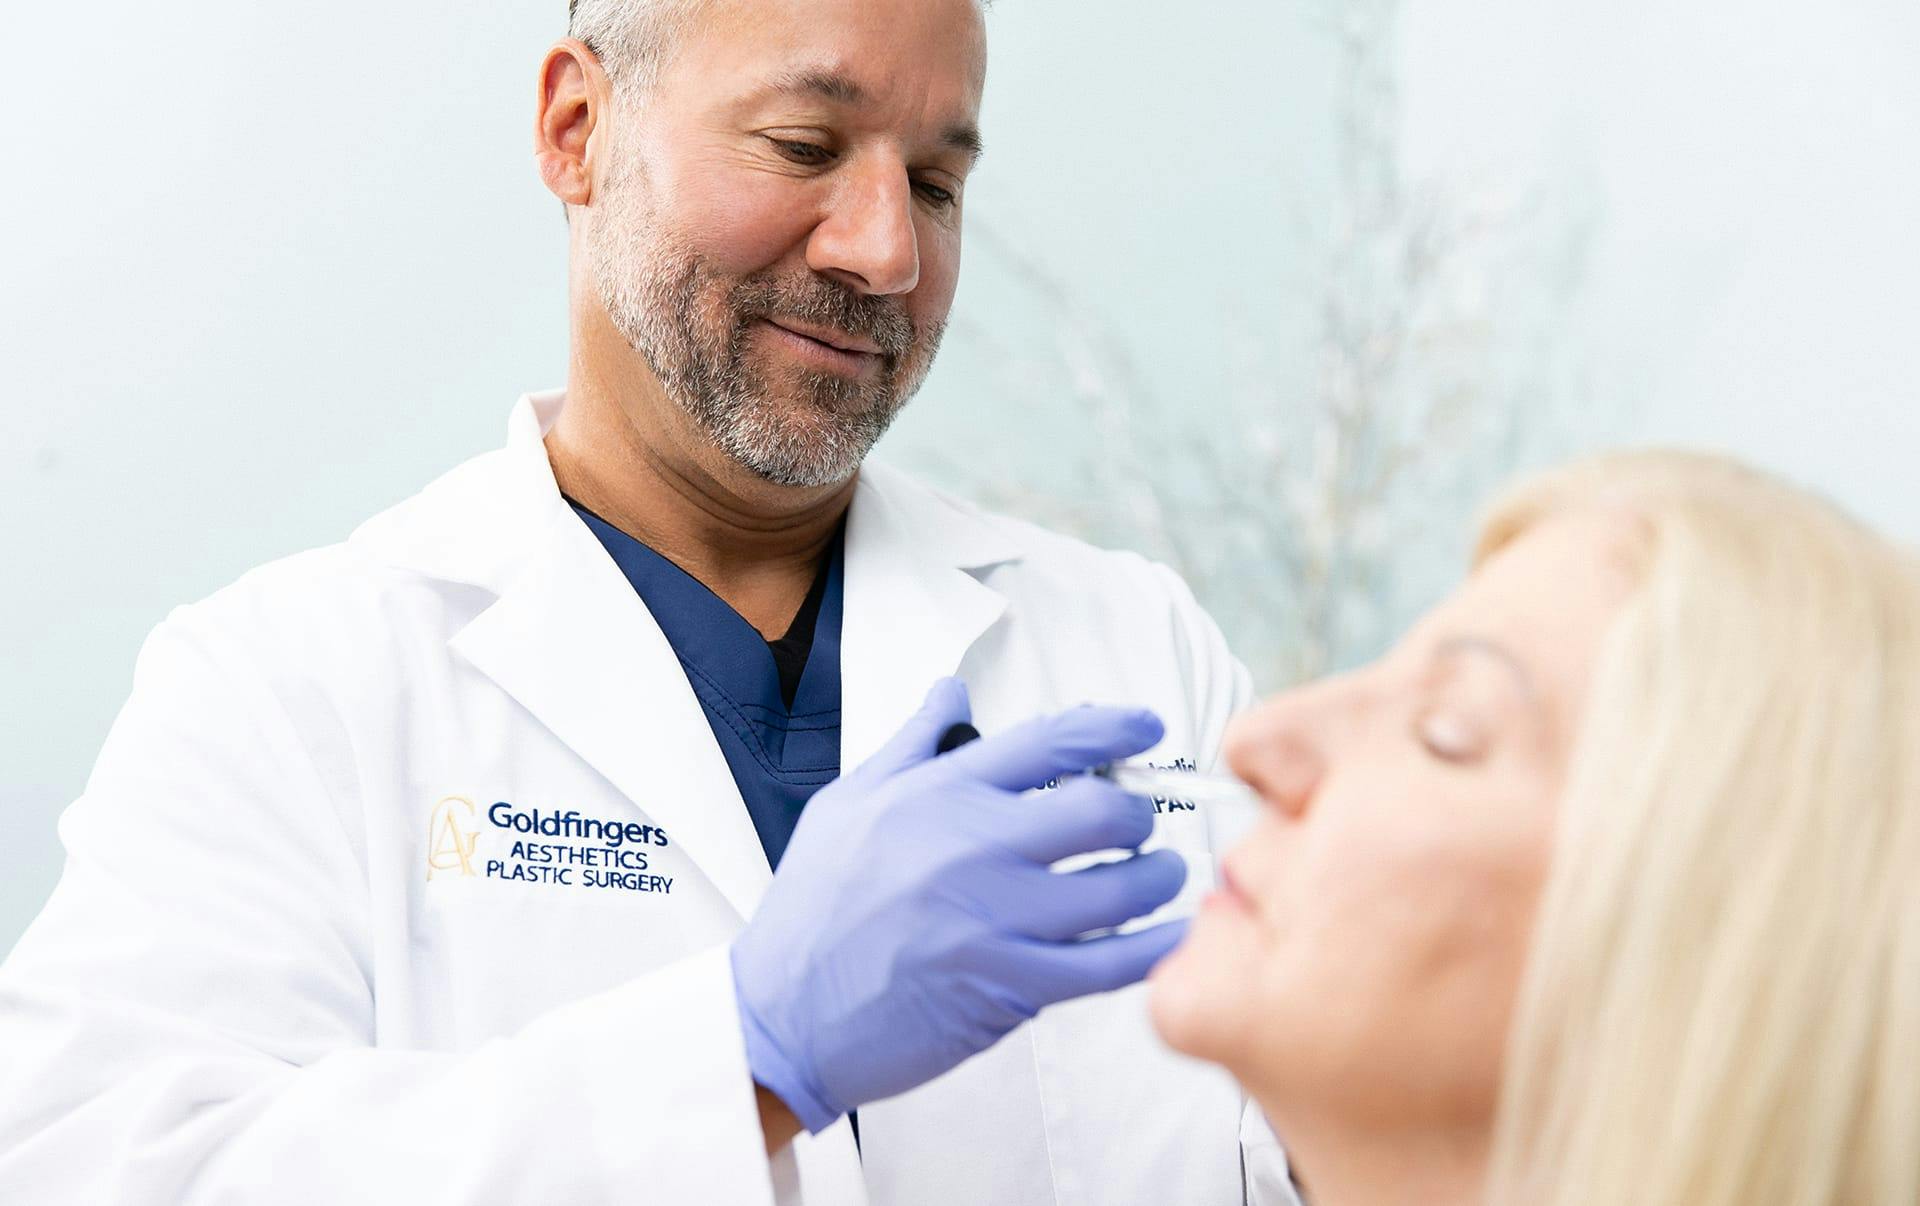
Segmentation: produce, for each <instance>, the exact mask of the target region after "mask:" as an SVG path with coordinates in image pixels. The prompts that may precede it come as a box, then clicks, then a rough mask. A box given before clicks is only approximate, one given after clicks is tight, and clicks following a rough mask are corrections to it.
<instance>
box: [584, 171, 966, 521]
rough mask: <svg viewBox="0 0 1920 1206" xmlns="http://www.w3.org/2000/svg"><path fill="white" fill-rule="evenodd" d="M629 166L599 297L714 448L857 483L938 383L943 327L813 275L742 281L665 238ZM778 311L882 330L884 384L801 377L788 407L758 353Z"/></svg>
mask: <svg viewBox="0 0 1920 1206" xmlns="http://www.w3.org/2000/svg"><path fill="white" fill-rule="evenodd" d="M626 166H628V168H629V170H625V171H619V170H617V171H616V173H615V175H614V179H611V180H609V182H608V183H609V185H610V186H611V187H610V188H608V189H607V190H606V196H605V200H604V201H603V204H604V205H605V210H604V212H603V213H601V214H596V215H595V222H594V230H593V238H592V251H593V261H594V270H595V275H596V277H597V278H598V282H597V283H598V285H599V292H600V301H601V304H602V305H603V306H605V307H606V311H607V315H608V317H609V318H610V319H611V320H612V322H613V325H614V328H615V329H616V330H618V331H619V332H620V334H621V335H622V336H623V337H625V339H626V341H627V343H628V344H629V345H631V346H632V347H633V349H634V350H635V351H637V352H639V353H640V355H641V356H642V357H643V358H645V360H646V362H647V366H648V367H649V368H651V369H652V370H653V375H654V376H655V377H656V378H657V379H658V380H659V382H660V385H661V388H662V389H664V390H665V391H666V394H667V396H668V397H669V398H670V399H672V401H673V402H674V403H675V404H676V405H677V406H679V407H680V408H681V409H682V410H684V411H685V412H686V413H687V414H688V415H690V416H691V417H692V418H693V419H694V421H695V422H697V423H699V424H700V426H701V428H702V429H703V430H705V431H706V433H707V435H708V437H709V438H710V439H711V440H712V441H713V445H714V447H716V448H718V449H719V450H720V451H721V452H722V453H724V454H726V455H727V456H728V457H730V458H731V459H732V460H733V461H734V462H736V463H737V464H739V465H741V466H742V467H744V468H745V469H747V470H748V471H749V472H751V473H753V474H755V475H756V476H758V477H760V478H762V479H764V480H766V481H769V482H772V483H774V484H775V485H781V486H800V487H819V486H830V485H834V484H836V483H839V482H843V481H845V480H846V479H847V478H849V477H851V476H852V475H853V474H854V472H855V471H856V470H857V469H859V468H860V463H861V461H863V460H865V459H866V456H867V453H868V452H870V451H871V450H872V449H873V446H874V445H875V444H876V443H878V442H879V440H880V437H881V436H883V435H885V434H886V432H887V428H888V427H890V426H891V425H892V423H893V420H894V416H895V415H897V414H899V413H900V409H901V407H903V406H905V405H906V404H907V400H908V399H909V398H911V397H912V396H913V394H914V392H915V391H917V390H918V389H919V388H920V385H921V383H922V382H923V381H924V380H925V379H926V375H927V370H928V369H929V368H931V367H932V364H933V358H934V353H935V352H936V351H937V350H938V348H939V346H940V337H941V335H942V334H943V332H944V324H941V325H938V326H931V327H927V328H923V329H921V330H919V331H916V330H915V328H914V326H913V324H912V323H911V322H910V321H909V320H908V319H907V317H906V315H905V313H904V312H903V311H902V310H901V309H900V307H899V306H898V304H897V303H895V302H893V301H892V299H889V298H878V297H870V296H865V295H861V294H856V293H854V292H853V291H852V290H849V289H847V288H846V287H845V286H844V285H840V284H837V283H836V282H833V281H830V280H828V279H826V278H824V277H819V276H814V277H812V278H811V279H809V280H808V281H806V282H805V283H804V284H800V283H797V282H785V281H780V280H775V279H770V278H766V277H758V276H755V277H747V278H744V279H741V280H737V281H734V282H732V283H731V284H729V283H728V282H727V281H725V280H723V279H722V278H721V277H720V275H719V274H718V273H716V272H714V271H713V270H712V269H711V268H710V267H709V266H708V265H707V263H706V262H705V261H704V260H703V259H702V258H701V256H700V255H699V254H698V253H697V252H695V251H693V250H692V249H691V248H688V247H685V246H683V245H680V244H678V243H677V242H676V241H675V240H673V239H671V238H670V237H667V236H664V235H655V236H653V237H649V234H648V232H650V231H657V230H658V229H659V224H658V222H657V221H656V220H655V215H653V214H652V213H650V212H648V207H647V206H645V205H644V203H643V202H642V199H641V193H642V190H643V189H644V188H645V183H644V181H642V180H641V179H639V178H638V176H637V173H636V172H634V171H632V170H630V169H631V165H626ZM767 313H776V314H781V315H785V316H788V317H792V318H797V319H801V320H804V321H808V322H813V323H818V324H823V325H827V326H832V327H838V328H840V329H843V330H847V331H852V332H854V333H857V334H864V335H868V336H871V337H872V338H873V339H874V340H875V342H877V343H878V344H879V345H880V346H881V348H882V349H883V361H882V369H881V375H880V379H879V380H878V381H874V382H862V381H856V380H851V379H848V378H845V377H839V376H835V375H832V374H827V373H814V372H808V371H805V370H797V371H796V372H795V374H794V378H793V385H792V386H789V388H788V390H787V391H786V392H788V393H790V394H791V396H792V402H791V404H790V405H788V406H782V405H780V404H779V403H777V402H775V401H772V400H771V398H770V395H771V394H773V393H774V390H775V389H776V388H777V385H770V383H769V382H767V381H766V380H765V379H764V378H763V377H762V376H761V375H760V374H759V373H757V372H756V371H755V370H756V366H755V364H754V362H753V361H752V360H751V359H750V358H749V357H748V353H747V346H746V344H747V338H748V336H749V334H750V333H751V330H752V326H753V323H754V321H755V320H756V319H757V318H758V317H759V316H761V315H764V314H767Z"/></svg>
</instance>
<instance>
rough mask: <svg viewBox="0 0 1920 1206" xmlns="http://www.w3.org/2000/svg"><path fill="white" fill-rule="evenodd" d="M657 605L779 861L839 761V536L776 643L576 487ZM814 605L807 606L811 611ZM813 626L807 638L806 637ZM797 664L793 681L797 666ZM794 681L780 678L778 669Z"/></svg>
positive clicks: (585, 516) (652, 607)
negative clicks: (600, 511)
mask: <svg viewBox="0 0 1920 1206" xmlns="http://www.w3.org/2000/svg"><path fill="white" fill-rule="evenodd" d="M567 501H568V502H569V503H572V505H573V509H574V511H575V513H577V514H578V515H579V516H580V518H581V520H583V521H584V522H585V523H586V525H587V527H588V528H589V529H591V530H592V532H593V534H594V535H595V536H596V537H598V538H599V540H600V543H601V545H602V546H604V547H605V548H606V550H607V552H608V554H609V555H611V556H612V557H613V561H614V564H615V565H618V566H619V567H620V572H621V573H623V574H625V575H626V578H627V581H628V582H629V583H631V584H632V585H633V589H634V591H635V592H637V593H638V594H639V596H640V600H641V602H643V603H645V604H646V607H647V610H648V611H649V612H651V613H652V614H653V618H654V622H655V623H657V624H659V625H660V631H661V632H662V633H664V634H665V635H666V638H667V643H668V644H669V645H671V646H672V647H673V652H674V655H675V656H676V657H678V658H679V659H680V665H681V666H682V667H684V668H685V670H686V672H687V682H688V684H689V685H690V686H692V688H693V693H694V695H695V696H696V697H697V698H698V699H699V700H700V707H701V709H702V710H703V711H704V712H705V713H706V715H707V724H708V725H709V726H710V727H711V728H712V729H713V736H714V739H715V740H716V741H718V742H719V743H720V750H721V752H722V753H723V754H725V755H726V759H727V767H728V769H730V770H731V771H732V772H733V781H734V783H735V784H736V785H737V786H738V787H739V789H740V798H741V799H742V800H743V801H745V803H746V806H747V814H748V815H749V816H750V817H751V818H752V820H753V828H754V831H755V832H756V833H757V834H759V836H760V846H761V849H763V850H764V851H765V852H766V855H767V865H768V866H770V867H778V866H779V865H780V856H781V855H782V854H784V853H785V852H786V849H787V841H788V839H789V838H791V837H792V836H793V827H794V826H795V825H796V824H798V823H799V820H800V812H801V810H802V809H803V808H805V807H806V803H807V801H808V800H809V799H810V798H812V796H813V793H814V792H816V791H818V790H819V789H820V788H821V787H822V786H824V785H825V784H827V783H828V782H831V781H832V780H833V779H834V778H835V777H836V776H838V775H839V773H840V614H841V584H842V579H843V578H844V572H845V567H844V557H843V555H842V546H843V541H842V540H841V537H840V536H839V535H835V537H834V539H833V543H832V544H831V545H830V546H829V548H828V550H827V555H826V558H825V560H824V562H823V563H822V565H821V567H820V570H819V571H818V574H817V575H816V577H815V580H814V585H813V588H812V590H810V591H809V592H808V597H807V601H806V603H805V604H803V605H802V606H801V608H800V612H799V614H798V615H797V616H796V617H795V620H796V628H799V627H802V626H804V625H805V624H806V622H807V621H808V620H809V619H811V620H812V631H811V632H810V633H808V632H805V631H791V630H790V631H789V632H788V633H787V634H786V635H785V636H783V637H781V638H780V639H779V642H778V645H779V646H780V648H779V651H778V654H777V655H776V650H775V648H774V643H773V642H769V641H767V640H766V638H764V637H762V636H761V635H760V633H759V631H758V630H757V629H755V628H754V626H753V625H751V624H749V623H747V621H746V620H745V619H743V618H742V617H741V615H740V613H739V612H736V611H735V610H734V609H733V608H732V607H731V606H729V605H728V604H727V603H726V602H725V601H724V600H723V599H721V598H720V596H718V595H716V594H714V593H713V592H712V591H711V590H709V589H707V587H706V586H705V585H704V584H702V583H701V582H700V581H699V579H697V578H695V577H693V576H692V575H691V574H689V573H687V572H686V571H685V570H683V569H681V568H680V567H679V566H677V565H675V564H674V563H673V562H672V561H669V560H668V559H667V558H665V557H663V556H661V555H660V554H659V553H657V552H655V551H654V550H653V549H651V548H648V547H647V546H646V545H645V544H643V543H641V542H640V541H638V540H636V539H634V538H633V537H632V536H629V535H627V534H626V533H625V532H623V531H621V530H620V529H619V528H616V527H614V526H613V525H612V524H610V523H608V522H607V521H606V520H604V519H602V518H600V517H599V516H598V515H595V514H594V513H593V512H591V511H589V510H587V509H586V508H585V507H583V506H581V505H580V504H579V503H577V502H573V500H572V499H568V500H567ZM809 612H811V613H812V614H811V616H810V615H809ZM809 637H810V638H811V639H810V640H809V639H808V638H809ZM803 660H804V668H801V669H800V673H799V675H798V679H797V681H794V679H793V676H792V671H793V670H794V669H796V668H799V664H800V663H801V662H802V661H803ZM783 665H784V668H785V669H786V671H787V675H786V678H787V680H788V686H789V687H790V689H791V691H790V694H789V692H788V691H787V690H783V685H782V678H783V675H782V670H783Z"/></svg>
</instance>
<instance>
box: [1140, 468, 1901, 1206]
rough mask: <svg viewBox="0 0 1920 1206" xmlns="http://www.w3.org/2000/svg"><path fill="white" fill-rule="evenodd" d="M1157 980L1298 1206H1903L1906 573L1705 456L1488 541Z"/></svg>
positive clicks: (1325, 719)
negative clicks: (1252, 1104) (1255, 1111)
mask: <svg viewBox="0 0 1920 1206" xmlns="http://www.w3.org/2000/svg"><path fill="white" fill-rule="evenodd" d="M1229 748H1230V752H1229V761H1230V763H1231V765H1232V766H1233V768H1234V769H1235V771H1236V772H1237V773H1238V774H1240V775H1241V776H1242V777H1243V778H1245V779H1246V780H1247V781H1248V782H1249V783H1251V784H1252V785H1253V786H1254V787H1256V788H1257V789H1258V790H1259V792H1260V794H1261V795H1262V796H1263V797H1264V799H1265V801H1266V803H1267V807H1266V808H1265V809H1264V810H1263V815H1262V817H1261V820H1260V822H1259V823H1258V825H1257V826H1256V827H1255V828H1254V829H1253V830H1252V831H1251V832H1250V833H1249V835H1248V836H1247V838H1246V840H1245V841H1244V842H1243V843H1242V844H1241V845H1240V846H1239V847H1238V848H1237V849H1235V850H1234V851H1233V852H1232V853H1231V854H1230V855H1229V856H1228V857H1227V858H1226V860H1225V867H1224V873H1223V876H1222V884H1221V889H1220V890H1219V891H1218V892H1216V893H1215V894H1214V895H1213V896H1212V897H1211V898H1209V900H1208V903H1207V905H1206V907H1205V908H1203V909H1202V911H1201V915H1200V917H1199V918H1198V919H1197V920H1196V922H1195V924H1194V928H1193V931H1192V933H1191V935H1190V937H1189V938H1188V940H1187V941H1186V943H1185V944H1184V945H1183V946H1182V947H1181V948H1180V949H1179V950H1177V951H1176V952H1175V953H1174V954H1173V955H1172V956H1171V957H1170V958H1169V959H1168V960H1167V961H1166V962H1165V963H1163V964H1162V965H1161V967H1160V968H1159V969H1158V970H1157V971H1156V973H1155V975H1154V985H1153V997H1152V1004H1153V1012H1154V1020H1155V1022H1156V1024H1157V1025H1158V1027H1159V1029H1160V1031H1161V1033H1162V1034H1163V1035H1164V1036H1165V1037H1166V1038H1167V1039H1168V1040H1169V1041H1170V1042H1171V1043H1172V1044H1173V1045H1174V1046H1175V1047H1178V1048H1180V1049H1182V1050H1185V1051H1187V1052H1189V1053H1192V1054H1195V1055H1199V1056H1203V1057H1205V1058H1209V1059H1213V1060H1216V1061H1218V1062H1220V1063H1222V1064H1224V1065H1226V1066H1227V1067H1228V1068H1229V1069H1230V1070H1232V1071H1233V1072H1234V1073H1235V1074H1236V1075H1237V1076H1238V1077H1239V1079H1240V1080H1241V1082H1242V1084H1243V1085H1245V1087H1246V1088H1247V1090H1248V1091H1249V1092H1250V1093H1251V1094H1252V1096H1253V1097H1254V1098H1255V1099H1256V1100H1257V1101H1258V1102H1259V1104H1260V1105H1261V1107H1262V1108H1263V1110H1264V1112H1265V1114H1266V1116H1267V1118H1268V1120H1269V1121H1270V1122H1271V1123H1272V1124H1273V1126H1274V1128H1275V1129H1276V1130H1277V1131H1278V1133H1280V1134H1281V1135H1283V1136H1284V1137H1285V1138H1286V1140H1287V1144H1288V1147H1289V1149H1290V1151H1291V1153H1292V1156H1293V1160H1294V1166H1295V1173H1296V1175H1297V1176H1298V1178H1299V1179H1300V1182H1301V1184H1302V1186H1303V1188H1304V1189H1305V1192H1306V1196H1307V1198H1308V1199H1309V1200H1310V1201H1311V1202H1313V1203H1314V1204H1315V1206H1370V1204H1373V1203H1423V1204H1432V1206H1446V1204H1448V1203H1496V1204H1498V1206H1520V1204H1523V1203H1524V1204H1525V1206H1575V1204H1581V1206H1588V1204H1591V1206H1601V1204H1605V1206H1622V1204H1626V1203H1631V1204H1632V1206H1736V1204H1738V1206H1763V1204H1772V1203H1790V1204H1795V1206H1815V1204H1824V1203H1887V1204H1894V1203H1899V1204H1902V1206H1905V1204H1910V1203H1915V1202H1920V571H1916V567H1915V562H1914V561H1913V560H1912V559H1910V558H1909V557H1908V556H1907V555H1905V554H1903V553H1902V552H1901V551H1900V550H1898V549H1896V548H1894V547H1893V546H1891V545H1890V544H1889V543H1887V542H1886V541H1884V540H1882V539H1880V538H1878V537H1876V536H1874V535H1873V534H1872V533H1870V532H1868V531H1866V530H1865V529H1863V528H1862V527H1860V526H1858V525H1857V524H1855V523H1853V522H1851V521H1849V520H1848V519H1846V518H1845V517H1843V516H1841V515H1840V514H1838V513H1836V512H1835V511H1834V510H1832V509H1831V508H1829V507H1828V506H1826V505H1824V504H1823V503H1821V502H1819V501H1817V500H1815V499H1812V498H1810V497H1808V496H1806V495H1804V494H1802V493H1800V492H1798V491H1796V490H1793V489H1791V488H1789V487H1787V486H1784V485H1782V484H1780V483H1778V482H1776V481H1773V480H1771V479H1769V478H1766V477H1764V476H1762V475H1759V474H1756V473H1753V472H1751V471H1748V470H1744V469H1742V468H1740V467H1738V466H1735V465H1732V464H1728V463H1725V462H1722V461H1718V460H1714V459H1709V458H1705V457H1696V456H1685V455H1677V454H1629V455H1616V456H1610V457H1605V458H1601V459H1598V460H1595V461H1592V462H1589V463H1585V464H1582V465H1579V466H1576V467H1573V468H1570V469H1566V470H1562V471H1560V472H1556V473H1552V474H1549V475H1547V476H1545V477H1543V478H1540V479H1538V480H1535V481H1533V482H1531V483H1529V484H1526V485H1524V486H1522V487H1521V488H1519V489H1518V490H1517V491H1515V492H1514V493H1513V494H1511V495H1510V496H1509V497H1508V498H1506V499H1505V501H1504V502H1502V503H1501V504H1500V505H1499V506H1498V507H1497V508H1496V509H1495V511H1494V513H1493V516H1492V519H1491V520H1490V522H1489V523H1488V524H1487V526H1486V528H1485V530H1484V531H1483V533H1482V537H1481V541H1480V548H1479V553H1478V555H1477V557H1476V564H1475V568H1474V572H1473V573H1472V575H1471V577H1470V578H1469V579H1468V581H1467V582H1466V583H1465V585H1464V586H1463V587H1462V588H1461V589H1460V590H1459V592H1458V593H1457V594H1455V595H1454V596H1453V597H1452V598H1451V599H1449V600H1447V601H1446V602H1445V603H1443V604H1442V605H1441V606H1440V607H1438V608H1437V609H1436V610H1435V611H1434V612H1433V613H1432V614H1430V615H1429V616H1428V617H1426V619H1424V620H1423V621H1422V622H1421V623H1420V624H1419V625H1418V626H1417V627H1415V629H1414V630H1413V631H1412V632H1411V633H1409V634H1408V636H1407V637H1406V639H1405V640H1404V641H1403V642H1402V643H1401V644H1400V646H1399V647H1398V648H1397V649H1396V650H1395V651H1394V652H1393V653H1392V654H1390V655H1389V656H1388V657H1386V658H1385V659H1384V660H1382V661H1380V662H1379V663H1377V664H1375V665H1372V666H1369V667H1367V668H1365V669H1363V670H1360V671H1358V672H1356V673H1353V674H1349V675H1345V676H1343V677H1340V678H1336V679H1333V680H1330V681H1326V682H1322V683H1319V684H1316V685H1313V686H1309V687H1306V688H1304V689H1301V690H1298V691H1293V692H1290V693H1288V694H1285V695H1282V696H1280V697H1278V698H1276V699H1274V700H1272V701H1270V702H1268V703H1266V704H1265V705H1263V706H1262V707H1261V708H1259V709H1258V710H1256V711H1255V712H1254V713H1252V714H1251V715H1249V716H1247V717H1246V718H1245V719H1244V720H1243V721H1242V722H1241V724H1240V725H1239V727H1238V729H1237V731H1236V732H1235V733H1234V735H1233V736H1232V738H1231V739H1230V746H1229Z"/></svg>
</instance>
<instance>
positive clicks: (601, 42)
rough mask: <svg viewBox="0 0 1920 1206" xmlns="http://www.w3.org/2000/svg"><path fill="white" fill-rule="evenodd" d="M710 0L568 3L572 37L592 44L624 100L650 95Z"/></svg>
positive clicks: (578, 0)
mask: <svg viewBox="0 0 1920 1206" xmlns="http://www.w3.org/2000/svg"><path fill="white" fill-rule="evenodd" d="M707 3H708V0H568V2H567V33H568V34H569V35H571V36H573V37H575V38H578V39H580V41H582V42H585V43H586V44H587V49H589V50H591V51H593V53H594V54H596V55H598V56H599V58H600V66H601V67H602V68H604V69H605V70H606V73H607V78H608V79H609V80H610V81H611V82H612V83H613V86H614V90H615V91H616V92H618V93H619V94H620V96H621V97H622V99H626V100H633V99H637V98H639V97H641V96H644V95H645V94H646V92H647V90H648V89H650V88H652V87H653V84H654V81H655V80H657V79H659V78H660V72H661V70H662V68H664V67H665V66H666V64H667V61H668V60H669V59H671V58H672V57H673V51H674V48H675V47H676V46H678V45H679V41H680V37H681V35H682V34H684V33H685V32H686V31H687V27H688V26H690V25H692V24H693V22H694V20H695V18H697V17H698V16H699V15H700V12H701V10H702V9H704V8H706V7H707Z"/></svg>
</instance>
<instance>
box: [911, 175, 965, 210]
mask: <svg viewBox="0 0 1920 1206" xmlns="http://www.w3.org/2000/svg"><path fill="white" fill-rule="evenodd" d="M914 187H915V188H917V189H919V190H920V195H921V196H922V197H925V198H926V199H927V201H928V203H929V204H931V205H933V206H934V207H935V208H936V209H946V208H947V207H948V206H951V205H952V204H953V203H954V201H956V200H957V199H958V198H956V197H955V196H954V195H953V193H952V192H950V191H949V190H947V189H944V188H941V187H940V186H939V185H937V184H928V183H927V182H926V181H924V180H923V181H921V182H920V183H918V184H916V185H914Z"/></svg>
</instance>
